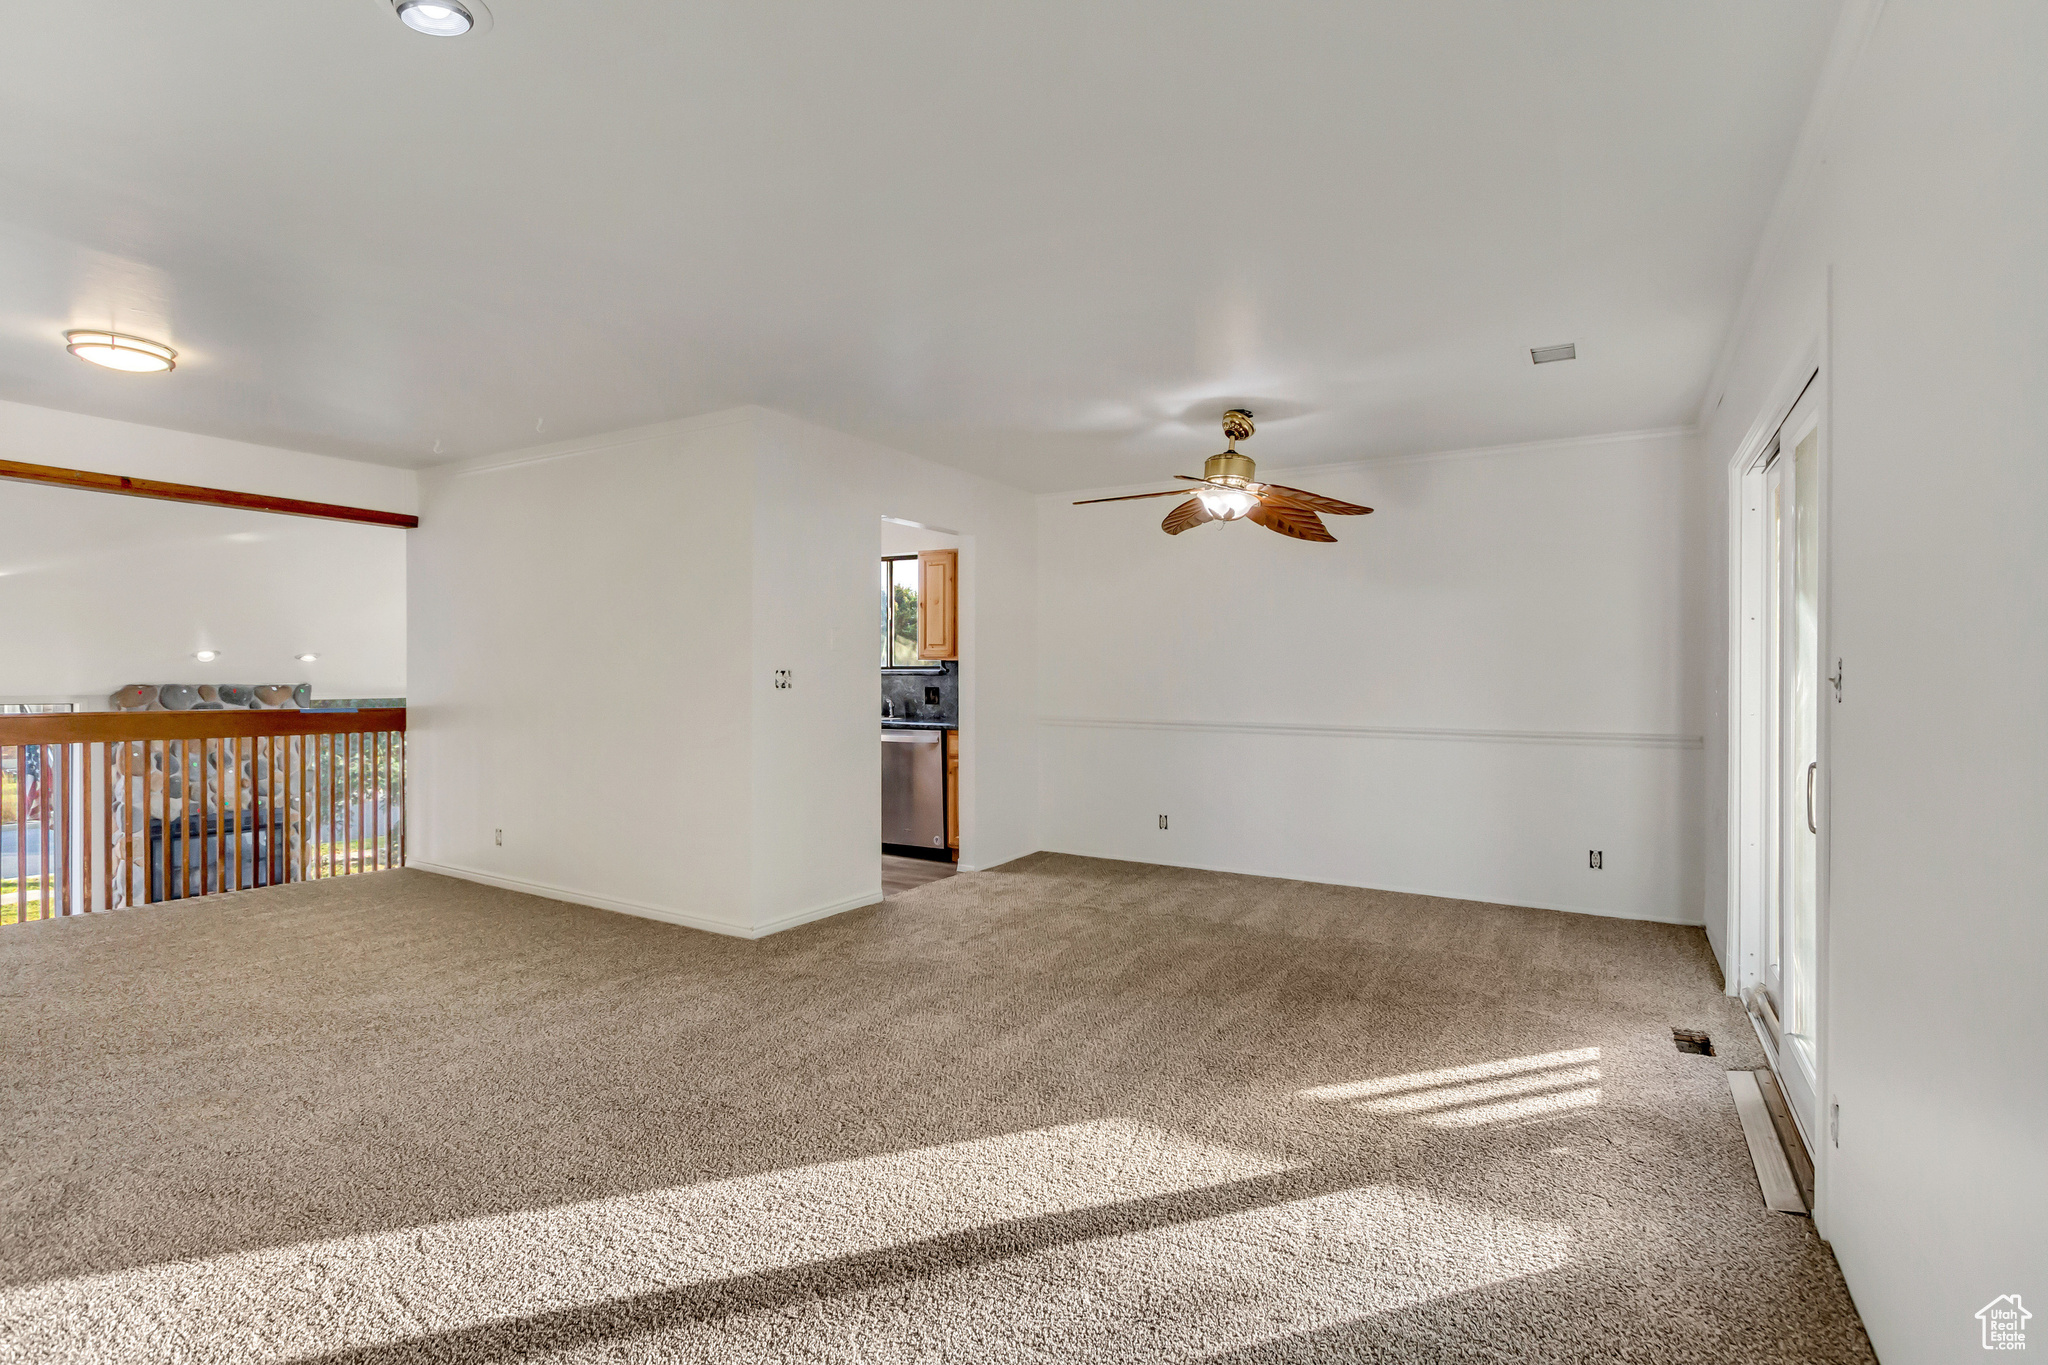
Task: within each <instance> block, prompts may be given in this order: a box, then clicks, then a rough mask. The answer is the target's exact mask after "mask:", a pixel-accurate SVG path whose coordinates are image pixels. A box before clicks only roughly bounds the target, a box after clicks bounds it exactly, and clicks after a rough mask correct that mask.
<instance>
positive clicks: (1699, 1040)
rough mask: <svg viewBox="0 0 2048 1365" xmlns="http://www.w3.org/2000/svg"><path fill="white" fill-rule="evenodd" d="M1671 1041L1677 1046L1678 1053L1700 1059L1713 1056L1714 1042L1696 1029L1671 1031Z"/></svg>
mask: <svg viewBox="0 0 2048 1365" xmlns="http://www.w3.org/2000/svg"><path fill="white" fill-rule="evenodd" d="M1671 1041H1672V1042H1673V1043H1675V1044H1677V1045H1678V1050H1679V1051H1680V1052H1690V1053H1693V1054H1694V1055H1696V1056H1700V1057H1711V1056H1713V1055H1714V1040H1713V1039H1712V1038H1709V1037H1708V1036H1707V1035H1706V1034H1704V1033H1702V1032H1700V1031H1699V1030H1698V1029H1696V1028H1675V1029H1673V1030H1671Z"/></svg>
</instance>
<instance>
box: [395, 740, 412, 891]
mask: <svg viewBox="0 0 2048 1365" xmlns="http://www.w3.org/2000/svg"><path fill="white" fill-rule="evenodd" d="M408 733H410V732H409V731H405V730H400V731H399V732H398V865H399V866H400V867H404V866H405V798H406V790H405V737H406V735H407V734H408Z"/></svg>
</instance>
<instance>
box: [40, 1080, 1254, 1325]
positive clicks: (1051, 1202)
mask: <svg viewBox="0 0 2048 1365" xmlns="http://www.w3.org/2000/svg"><path fill="white" fill-rule="evenodd" d="M1289 1169H1292V1168H1291V1167H1290V1166H1288V1165H1287V1164H1285V1163H1281V1162H1276V1161H1274V1160H1272V1159H1271V1158H1269V1157H1266V1156H1262V1155H1259V1154H1256V1153H1250V1152H1245V1151H1240V1150H1237V1149H1233V1148H1227V1147H1221V1146H1216V1145H1212V1144H1207V1143H1202V1142H1199V1141H1196V1140H1194V1139H1191V1138H1187V1137H1184V1136H1181V1135H1179V1134H1175V1133H1171V1132H1166V1131H1163V1130H1160V1129H1156V1128H1150V1127H1146V1126H1144V1125H1142V1124H1136V1123H1129V1122H1124V1121H1121V1120H1114V1119H1109V1120H1099V1121H1094V1122H1088V1123H1078V1124H1069V1125H1063V1126H1059V1127H1053V1128H1045V1129H1039V1130H1035V1131H1031V1132H1023V1133H1010V1134H1004V1135H1002V1136H998V1137H990V1138H980V1139H976V1140H973V1141H968V1142H960V1143H953V1144H949V1145H945V1146H937V1147H925V1148H918V1149H915V1150H911V1151H906V1152H893V1153H887V1154H883V1155H877V1156H872V1157H862V1158H857V1159H854V1160H848V1161H836V1162H828V1163H824V1164H820V1165H815V1166H803V1167H795V1168H791V1169H787V1170H778V1171H769V1172H764V1173H762V1174H758V1175H748V1176H740V1177H735V1178H729V1179H720V1180H710V1181H705V1182H702V1183H699V1184H694V1185H682V1186H675V1187H671V1188H665V1189H655V1190H645V1191H639V1192H635V1193H632V1194H622V1195H615V1196H611V1197H607V1198H602V1199H594V1200H589V1201H587V1202H582V1203H575V1204H566V1205H559V1206H554V1207H548V1208H540V1209H527V1210H520V1211H518V1212H515V1213H509V1214H503V1215H497V1216H490V1217H480V1218H470V1219H462V1220H459V1221H454V1222H446V1223H437V1224H430V1225H427V1226H423V1227H414V1228H402V1229H394V1230H389V1231H380V1232H370V1233H362V1234H358V1235H353V1236H345V1237H335V1238H328V1239H322V1240H318V1241H310V1242H302V1243H297V1244H293V1245H287V1246H278V1247H266V1248H262V1249H259V1250H252V1251H238V1252H232V1253H227V1254H224V1255H219V1256H211V1257H206V1258H204V1259H197V1260H190V1261H179V1262H173V1263H169V1264H160V1265H148V1266H140V1267H136V1268H134V1269H129V1270H122V1271H116V1272H112V1273H108V1274H97V1275H89V1276H82V1277H79V1278H76V1279H65V1280H55V1281H48V1282H45V1283H42V1284H36V1285H28V1286H22V1287H19V1288H13V1289H7V1290H0V1341H8V1342H14V1343H19V1344H20V1345H21V1347H22V1348H23V1350H24V1355H23V1357H22V1358H24V1359H57V1358H61V1359H65V1360H79V1361H96V1360H106V1361H116V1360H135V1359H164V1358H171V1357H177V1356H181V1355H186V1356H190V1357H196V1358H203V1359H213V1358H221V1359H232V1360H256V1361H265V1360H268V1361H283V1360H288V1359H291V1358H293V1357H294V1356H298V1355H303V1354H306V1353H308V1352H312V1351H331V1350H336V1349H345V1348H349V1347H362V1346H373V1345H379V1344H384V1343H392V1342H398V1341H402V1340H405V1339H407V1338H409V1337H415V1336H420V1335H429V1334H435V1333H446V1332H450V1331H457V1330H461V1329H464V1328H469V1327H474V1326H477V1325H479V1324H482V1323H486V1322H490V1321H493V1320H498V1319H503V1318H506V1317H510V1316H531V1315H534V1314H538V1313H548V1312H556V1311H560V1310H563V1309H570V1308H576V1307H582V1306H587V1305H592V1304H600V1303H604V1302H607V1301H610V1300H614V1299H620V1298H626V1297H630V1296H634V1295H642V1294H647V1293H651V1292H655V1291H659V1290H662V1289H665V1288H671V1287H674V1286H677V1285H683V1284H690V1283H696V1282H703V1281H708V1280H717V1279H726V1278H731V1277H734V1276H742V1275H750V1274H759V1273H762V1272H766V1271H774V1270H783V1269H788V1268H790V1267H794V1266H799V1265H802V1264H805V1263H808V1262H816V1261H826V1260H831V1259H833V1258H837V1257H845V1256H849V1255H857V1254H860V1253H862V1252H872V1251H877V1250H882V1249H886V1248H889V1247H894V1246H901V1245H904V1244H907V1243H912V1242H918V1241H922V1240H926V1239H929V1238H933V1237H939V1236H944V1235H947V1234H950V1233H958V1232H962V1231H966V1230H970V1229H973V1228H977V1227H983V1226H986V1225H989V1224H995V1223H1001V1222H1004V1221H1006V1220H1015V1219H1020V1218H1031V1217H1042V1216H1045V1215H1049V1214H1058V1213H1065V1212H1072V1211H1076V1210H1082V1209H1087V1208H1091V1207H1094V1206H1097V1205H1102V1204H1109V1203H1115V1202H1117V1201H1124V1200H1134V1199H1145V1198H1152V1197H1157V1196H1161V1195H1170V1194H1177V1193H1183V1192H1188V1191H1194V1190H1200V1189H1203V1188H1205V1187H1210V1186H1215V1185H1220V1184H1226V1183H1229V1182H1232V1181H1240V1180H1244V1179H1247V1178H1253V1177H1259V1176H1272V1175H1277V1174H1280V1173H1282V1172H1285V1171H1287V1170H1289Z"/></svg>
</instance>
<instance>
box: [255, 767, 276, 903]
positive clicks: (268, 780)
mask: <svg viewBox="0 0 2048 1365" xmlns="http://www.w3.org/2000/svg"><path fill="white" fill-rule="evenodd" d="M279 738H280V736H278V735H271V736H270V737H269V738H267V739H265V740H264V741H263V743H262V744H261V745H259V746H258V749H259V751H260V752H261V754H262V756H263V764H264V766H263V772H264V781H263V798H264V799H263V805H264V807H265V808H266V810H260V811H258V812H257V818H258V819H262V817H263V815H264V814H265V813H266V811H267V813H268V815H269V816H270V818H269V819H268V820H264V821H263V850H264V857H263V882H264V885H266V886H276V885H277V828H276V826H277V741H278V739H279Z"/></svg>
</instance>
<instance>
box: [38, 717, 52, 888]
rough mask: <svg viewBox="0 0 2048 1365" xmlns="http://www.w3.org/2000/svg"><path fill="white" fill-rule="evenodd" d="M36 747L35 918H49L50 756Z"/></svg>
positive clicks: (45, 749)
mask: <svg viewBox="0 0 2048 1365" xmlns="http://www.w3.org/2000/svg"><path fill="white" fill-rule="evenodd" d="M49 747H50V746H49V745H47V744H38V745H36V785H35V799H36V918H37V919H48V918H49V917H50V756H49V752H48V750H49Z"/></svg>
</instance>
